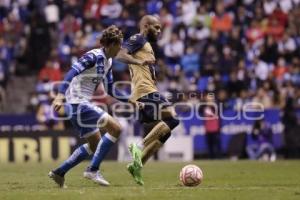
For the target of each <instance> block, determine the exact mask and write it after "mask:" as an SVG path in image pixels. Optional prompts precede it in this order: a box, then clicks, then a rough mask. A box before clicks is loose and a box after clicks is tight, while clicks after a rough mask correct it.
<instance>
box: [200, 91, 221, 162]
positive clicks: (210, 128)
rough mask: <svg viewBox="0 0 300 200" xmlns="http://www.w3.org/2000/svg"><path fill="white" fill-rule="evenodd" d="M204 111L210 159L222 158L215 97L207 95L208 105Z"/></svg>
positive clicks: (206, 104)
mask: <svg viewBox="0 0 300 200" xmlns="http://www.w3.org/2000/svg"><path fill="white" fill-rule="evenodd" d="M202 109H203V111H202V112H203V117H204V127H205V137H206V145H207V147H208V154H209V158H212V159H214V158H220V156H221V144H220V118H219V115H218V110H217V104H216V101H215V99H214V97H212V96H210V95H206V103H205V106H204V107H203V108H202Z"/></svg>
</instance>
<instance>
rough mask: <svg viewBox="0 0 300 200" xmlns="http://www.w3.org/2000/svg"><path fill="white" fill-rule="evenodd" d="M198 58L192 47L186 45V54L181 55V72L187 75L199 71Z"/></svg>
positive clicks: (193, 74) (192, 74)
mask: <svg viewBox="0 0 300 200" xmlns="http://www.w3.org/2000/svg"><path fill="white" fill-rule="evenodd" d="M199 64H200V58H199V55H198V54H197V53H196V52H195V50H194V48H193V47H188V48H187V50H186V54H185V55H184V56H182V57H181V65H182V69H183V72H184V73H185V74H186V75H189V76H196V74H198V73H199Z"/></svg>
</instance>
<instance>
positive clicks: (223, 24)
mask: <svg viewBox="0 0 300 200" xmlns="http://www.w3.org/2000/svg"><path fill="white" fill-rule="evenodd" d="M232 22H233V18H232V16H231V15H229V13H226V11H225V8H224V5H223V3H222V2H221V1H220V2H218V3H217V5H216V13H215V16H213V17H212V24H211V27H212V29H213V30H216V31H221V32H229V31H230V30H231V29H232V25H233V23H232Z"/></svg>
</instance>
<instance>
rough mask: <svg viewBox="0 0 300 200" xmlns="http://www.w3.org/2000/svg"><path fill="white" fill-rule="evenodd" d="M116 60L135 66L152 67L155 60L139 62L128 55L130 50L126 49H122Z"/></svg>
mask: <svg viewBox="0 0 300 200" xmlns="http://www.w3.org/2000/svg"><path fill="white" fill-rule="evenodd" d="M116 59H117V60H119V61H120V62H123V63H126V64H133V65H150V64H154V63H155V60H152V59H149V60H139V59H136V58H134V57H133V56H132V55H130V54H129V53H128V50H127V49H125V48H122V49H121V50H120V51H119V53H118V55H117V56H116Z"/></svg>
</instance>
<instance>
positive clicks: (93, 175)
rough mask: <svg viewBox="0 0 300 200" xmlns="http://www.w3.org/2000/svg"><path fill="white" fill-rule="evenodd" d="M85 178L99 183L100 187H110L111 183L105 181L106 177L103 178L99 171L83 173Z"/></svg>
mask: <svg viewBox="0 0 300 200" xmlns="http://www.w3.org/2000/svg"><path fill="white" fill-rule="evenodd" d="M83 177H84V178H87V179H90V180H92V181H94V182H95V183H98V184H100V185H103V186H109V185H110V184H109V182H108V181H107V180H105V179H104V177H103V176H102V174H101V173H100V172H99V171H95V172H92V171H85V172H83Z"/></svg>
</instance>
